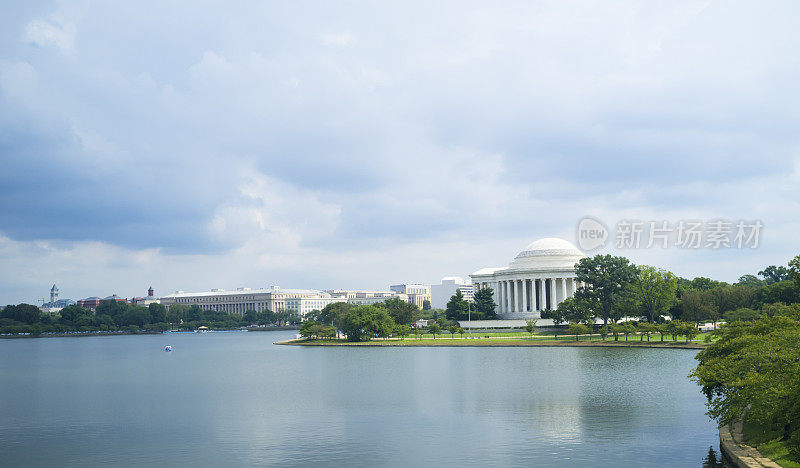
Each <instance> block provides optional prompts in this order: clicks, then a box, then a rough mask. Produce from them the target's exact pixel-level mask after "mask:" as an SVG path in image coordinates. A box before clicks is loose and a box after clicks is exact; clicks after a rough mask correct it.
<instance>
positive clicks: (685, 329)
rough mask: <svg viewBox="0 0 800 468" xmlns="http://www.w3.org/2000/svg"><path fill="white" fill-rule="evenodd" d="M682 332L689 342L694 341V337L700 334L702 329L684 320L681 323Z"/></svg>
mask: <svg viewBox="0 0 800 468" xmlns="http://www.w3.org/2000/svg"><path fill="white" fill-rule="evenodd" d="M680 333H681V335H683V336H684V337H685V338H686V342H687V343H688V342H690V341H692V340H693V339H694V337H696V336H697V335H699V334H700V330H698V329H697V327H696V326H695V325H694V324H693V323H686V322H684V323H682V324H681V331H680Z"/></svg>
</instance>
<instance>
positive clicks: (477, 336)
mask: <svg viewBox="0 0 800 468" xmlns="http://www.w3.org/2000/svg"><path fill="white" fill-rule="evenodd" d="M487 335H488V336H489V338H485V337H486V336H487ZM578 338H579V339H578V340H577V343H576V340H575V336H574V335H569V336H568V335H561V336H558V337H554V336H552V335H535V336H533V337H531V336H530V334H529V333H526V332H492V333H472V334H468V333H465V334H464V336H463V337H462V336H461V335H459V334H456V335H454V336H451V335H450V334H449V333H447V334H445V335H441V334H437V335H436V338H435V339H434V337H433V335H432V334H429V333H426V334H424V335H422V336H421V338H420V337H419V335H409V336H407V337H405V338H403V339H401V338H397V337H395V338H388V339H384V338H373V339H372V340H370V341H365V342H360V343H350V342H347V341H345V340H343V339H340V340H304V341H302V342H300V344H309V345H328V346H336V345H353V346H537V345H542V346H546V345H570V344H581V343H586V344H587V345H588V344H589V343H590V342H591V343H592V344H593V345H601V343H602V345H606V346H615V345H618V346H625V345H627V346H655V347H682V346H685V345H686V344H687V343H686V340H685V339H678V340H677V341H673V340H672V336H664V341H663V342H661V340H660V336H659V335H656V336H651V337H650V342H649V343H648V341H647V339H646V338H645V340H643V341H640V340H639V336H633V335H631V336H629V337H628V341H627V342H626V341H625V337H624V336H620V337H619V341H616V342H615V341H614V338H613V337H607V338H606V339H605V340H603V339H602V338H601V337H600V336H599V335H581V336H579V337H578ZM689 344H691V345H693V347H696V346H698V345H703V344H704V336H698V337H696V338H695V339H694V340H692V341H691V342H689Z"/></svg>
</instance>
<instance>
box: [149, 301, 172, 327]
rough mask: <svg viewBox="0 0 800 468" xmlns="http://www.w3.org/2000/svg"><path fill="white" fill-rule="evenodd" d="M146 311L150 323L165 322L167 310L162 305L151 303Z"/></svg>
mask: <svg viewBox="0 0 800 468" xmlns="http://www.w3.org/2000/svg"><path fill="white" fill-rule="evenodd" d="M147 310H148V311H149V312H150V323H160V322H166V321H167V308H166V307H164V304H158V303H155V302H153V303H152V304H150V305H148V306H147Z"/></svg>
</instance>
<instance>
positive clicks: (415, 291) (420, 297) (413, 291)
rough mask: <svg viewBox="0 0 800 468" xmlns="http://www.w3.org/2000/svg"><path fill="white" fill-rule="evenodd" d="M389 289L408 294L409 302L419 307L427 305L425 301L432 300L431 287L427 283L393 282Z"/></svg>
mask: <svg viewBox="0 0 800 468" xmlns="http://www.w3.org/2000/svg"><path fill="white" fill-rule="evenodd" d="M389 289H391V290H392V291H394V292H396V293H398V294H405V295H406V296H408V299H407V300H408V302H410V303H411V304H414V305H415V306H417V307H418V308H419V309H422V307H423V306H424V305H425V301H428V302H431V287H430V286H428V285H426V284H393V285H391V286H389Z"/></svg>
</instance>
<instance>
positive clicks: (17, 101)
mask: <svg viewBox="0 0 800 468" xmlns="http://www.w3.org/2000/svg"><path fill="white" fill-rule="evenodd" d="M490 3H491V4H490ZM798 10H800V4H797V3H796V2H721V1H673V2H649V1H639V2H637V1H610V2H589V1H587V2H583V1H562V0H557V1H524V2H511V1H509V2H470V1H457V2H456V1H454V2H427V1H426V2H416V1H410V0H404V1H402V2H369V1H364V2H359V1H347V2H314V1H308V2H264V1H254V2H247V1H242V2H204V1H171V2H163V1H145V0H140V1H136V2H88V1H80V0H74V1H65V2H60V1H55V2H49V1H45V2H38V1H17V2H4V4H3V6H0V303H2V304H7V303H17V302H23V301H24V302H29V303H35V301H36V300H38V299H41V298H43V297H45V296H46V295H47V293H48V291H49V288H50V286H51V285H52V284H53V283H56V284H57V285H58V287H59V288H60V289H61V297H69V298H73V299H80V298H83V297H87V296H101V297H103V296H107V295H110V294H113V293H116V294H119V295H120V296H123V297H131V296H134V295H144V294H145V293H146V290H147V288H148V287H149V286H151V285H152V286H153V287H154V288H155V290H156V295H165V294H169V293H171V292H174V291H175V290H177V289H182V290H186V291H202V290H207V289H209V288H235V287H252V288H259V287H267V286H270V285H280V286H282V287H285V288H291V287H295V288H316V289H329V288H352V289H386V288H387V287H388V286H389V285H390V284H397V283H414V282H421V283H428V284H431V283H437V282H438V281H439V280H440V279H441V278H442V277H444V276H453V275H457V276H466V275H468V274H469V273H471V272H473V271H475V270H478V269H480V268H483V267H488V266H504V265H507V264H508V263H509V262H510V261H511V260H512V259H513V258H514V256H515V255H517V253H518V252H519V251H521V250H522V249H523V248H524V247H525V246H526V245H527V244H529V243H530V242H532V241H534V240H536V239H539V238H543V237H562V238H564V239H567V240H570V241H572V242H576V226H577V224H578V222H579V220H580V219H582V218H583V217H585V216H592V217H594V218H596V219H599V220H601V221H602V222H603V223H605V224H606V225H608V226H609V227H610V228H613V227H614V226H615V225H616V224H617V223H618V222H619V221H620V220H625V219H637V220H643V221H649V220H657V221H659V222H660V221H667V222H669V223H671V224H675V223H677V222H678V221H679V220H684V219H698V220H704V221H710V220H717V219H724V220H731V221H734V222H735V221H737V220H747V221H748V222H749V221H753V220H759V221H761V222H762V223H763V229H762V230H761V232H760V239H759V245H758V247H757V248H742V249H739V248H724V249H706V248H702V249H694V250H690V249H680V248H674V247H669V248H658V247H655V248H650V249H647V248H640V249H619V248H617V247H616V245H614V242H613V239H612V242H610V244H609V245H607V246H606V247H604V248H602V249H600V250H598V251H596V252H592V253H611V254H615V255H625V256H627V257H629V258H630V259H631V260H632V261H633V262H634V263H645V264H651V265H655V266H658V267H661V268H666V269H669V270H671V271H673V272H675V273H676V274H678V275H680V276H684V277H687V278H693V277H695V276H709V277H712V278H716V279H719V280H724V281H730V282H732V281H736V279H737V278H738V277H739V276H740V275H743V274H755V273H756V272H758V271H759V270H761V269H763V268H764V267H765V266H767V265H771V264H775V265H785V264H786V263H787V262H788V260H789V259H791V258H792V257H794V256H795V255H797V254H799V253H800V242H798V238H800V236H798V232H800V216H798V215H800V131H799V130H800V87H798V86H797V83H798V81H800V76H799V75H800V55H799V54H798V53H797V51H798V50H800V30H798V29H797V27H796V21H795V19H796V18H797V17H798V14H800V11H798Z"/></svg>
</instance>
